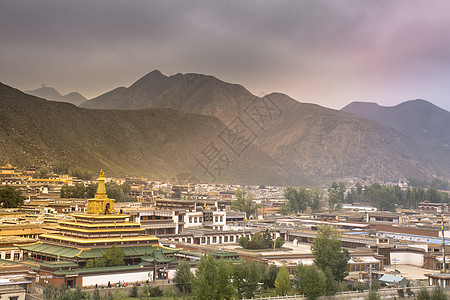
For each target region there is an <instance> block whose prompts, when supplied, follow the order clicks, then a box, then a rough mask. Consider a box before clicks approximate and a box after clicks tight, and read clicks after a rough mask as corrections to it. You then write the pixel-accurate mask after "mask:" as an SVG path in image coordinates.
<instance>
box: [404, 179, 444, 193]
mask: <svg viewBox="0 0 450 300" xmlns="http://www.w3.org/2000/svg"><path fill="white" fill-rule="evenodd" d="M408 185H410V186H413V187H422V188H428V187H432V188H435V189H438V190H444V191H450V182H448V181H447V180H442V179H439V178H434V179H433V180H431V181H426V180H421V179H414V178H409V179H408Z"/></svg>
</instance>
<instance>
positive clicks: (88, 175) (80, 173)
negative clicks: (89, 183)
mask: <svg viewBox="0 0 450 300" xmlns="http://www.w3.org/2000/svg"><path fill="white" fill-rule="evenodd" d="M70 173H71V175H72V176H73V177H76V178H79V179H82V180H90V179H92V177H93V174H92V172H91V171H89V170H88V169H84V168H82V167H79V166H76V167H75V168H73V170H72V171H71V172H70Z"/></svg>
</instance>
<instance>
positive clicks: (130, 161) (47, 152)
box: [0, 84, 300, 184]
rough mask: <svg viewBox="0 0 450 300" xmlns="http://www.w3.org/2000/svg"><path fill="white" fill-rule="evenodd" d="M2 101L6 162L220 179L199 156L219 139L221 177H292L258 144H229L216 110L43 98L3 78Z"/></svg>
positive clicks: (265, 180)
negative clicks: (233, 147)
mask: <svg viewBox="0 0 450 300" xmlns="http://www.w3.org/2000/svg"><path fill="white" fill-rule="evenodd" d="M0 103H1V107H0V163H3V164H4V163H6V162H11V163H12V164H16V165H19V166H26V165H30V164H38V165H40V164H51V163H52V162H54V161H56V160H64V161H69V162H71V163H73V164H75V165H79V166H82V167H85V168H88V169H91V170H93V171H96V172H97V171H98V170H99V169H100V168H103V169H105V171H106V172H107V173H108V174H109V175H117V176H124V175H144V176H150V177H153V178H162V179H166V178H172V177H173V176H174V175H176V174H179V173H191V174H193V175H195V176H197V177H200V178H201V179H202V180H209V181H213V180H214V178H212V177H211V176H209V175H208V174H205V172H204V169H202V168H201V167H200V166H199V162H198V161H200V162H202V163H204V164H205V163H206V160H207V158H212V157H213V151H211V149H212V148H211V147H209V148H208V145H209V144H210V143H211V142H213V143H214V146H216V147H217V148H218V149H219V150H221V151H222V153H221V156H220V158H221V160H218V159H216V160H215V161H216V162H218V163H217V164H211V166H210V170H211V172H212V174H213V175H214V176H216V177H217V180H220V181H224V182H244V183H249V184H250V183H254V184H257V183H259V184H280V183H285V182H287V181H289V179H290V174H289V173H288V171H287V170H285V169H282V168H281V167H280V164H279V163H277V162H276V161H275V160H273V159H272V158H270V157H268V156H267V155H265V154H264V153H262V152H261V151H260V150H258V149H257V148H256V147H254V146H253V145H249V147H248V148H247V150H246V151H245V153H242V155H240V156H236V155H233V153H231V152H230V151H228V150H227V149H226V147H225V146H224V145H223V144H221V141H220V139H218V138H217V137H218V136H219V135H220V134H221V133H222V132H223V131H224V130H225V126H224V125H223V123H222V122H221V121H220V120H218V119H217V118H214V117H209V116H201V115H191V114H185V113H181V112H178V111H175V110H172V109H147V110H136V111H120V110H108V111H105V110H88V109H82V108H78V107H76V106H74V105H72V104H68V103H61V102H52V101H46V100H44V99H40V98H36V97H34V96H30V95H27V94H24V93H22V92H20V91H19V90H16V89H13V88H11V87H9V86H6V85H4V84H0ZM202 153H204V154H205V155H202ZM223 155H227V158H228V159H225V156H223ZM196 159H198V160H196ZM224 162H227V163H228V166H226V165H225V163H224ZM219 168H222V169H223V170H222V173H221V174H219V170H218V169H219ZM293 178H298V179H299V178H300V177H299V176H297V175H295V176H293Z"/></svg>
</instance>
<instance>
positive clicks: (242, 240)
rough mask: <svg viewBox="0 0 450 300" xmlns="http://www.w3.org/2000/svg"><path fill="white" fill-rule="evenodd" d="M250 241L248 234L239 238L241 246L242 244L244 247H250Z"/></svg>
mask: <svg viewBox="0 0 450 300" xmlns="http://www.w3.org/2000/svg"><path fill="white" fill-rule="evenodd" d="M249 242H250V239H249V238H248V236H246V235H245V236H241V237H240V238H239V239H238V244H239V246H241V247H242V248H244V249H248V243H249Z"/></svg>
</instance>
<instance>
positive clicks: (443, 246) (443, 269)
mask: <svg viewBox="0 0 450 300" xmlns="http://www.w3.org/2000/svg"><path fill="white" fill-rule="evenodd" d="M441 218H442V273H445V234H444V233H445V230H444V204H442V209H441Z"/></svg>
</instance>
